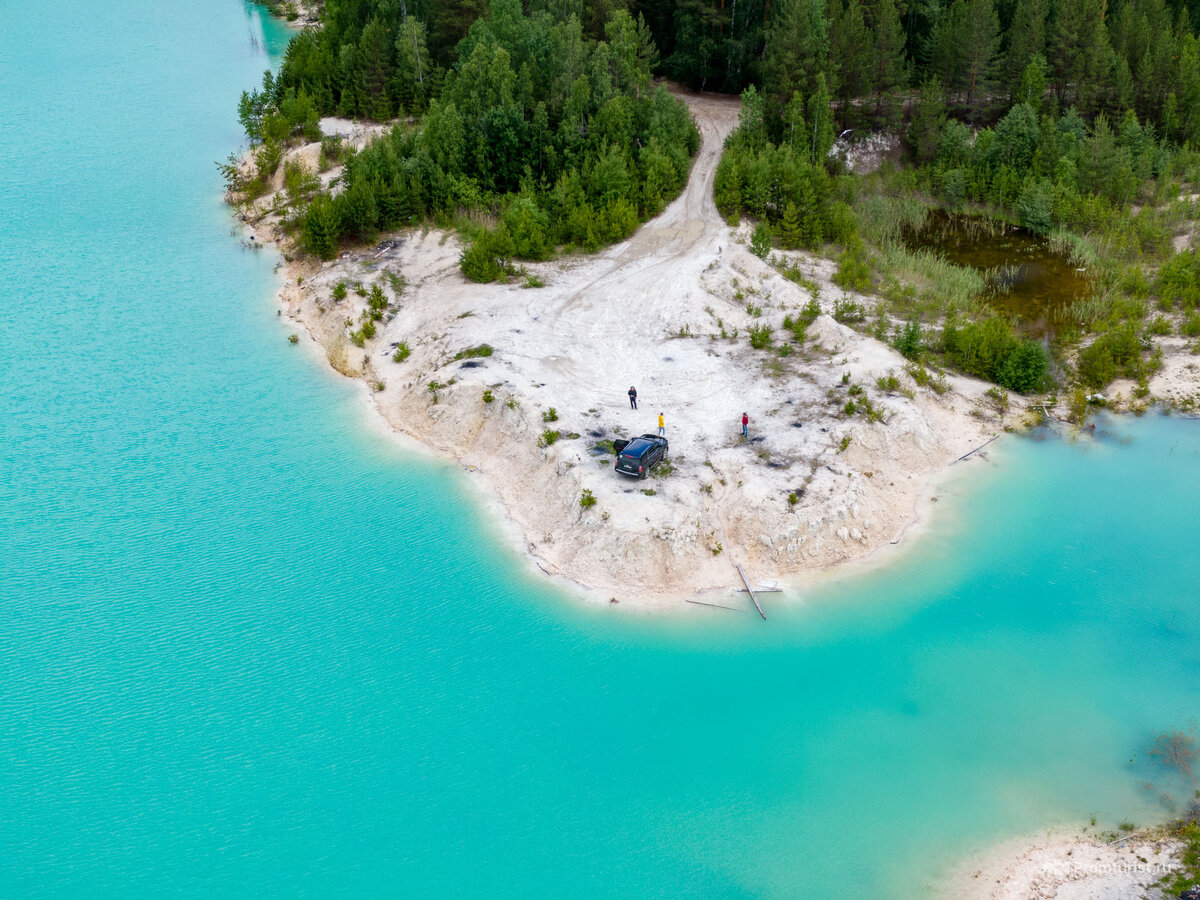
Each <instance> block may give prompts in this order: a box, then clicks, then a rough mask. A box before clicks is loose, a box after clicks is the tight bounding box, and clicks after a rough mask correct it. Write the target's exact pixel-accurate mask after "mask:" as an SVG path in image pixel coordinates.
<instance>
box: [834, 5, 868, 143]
mask: <svg viewBox="0 0 1200 900" xmlns="http://www.w3.org/2000/svg"><path fill="white" fill-rule="evenodd" d="M839 5H840V4H839ZM834 22H835V26H836V27H834V28H833V30H832V34H831V41H832V46H833V59H834V60H835V61H836V64H837V76H838V77H837V98H838V107H839V110H840V114H841V120H842V122H843V123H846V124H853V122H854V119H855V116H854V115H853V112H854V108H855V107H854V101H855V100H856V99H858V98H859V97H863V96H865V95H866V94H867V93H868V92H869V91H870V89H871V71H872V65H871V62H872V53H871V36H870V35H869V34H868V33H867V24H866V21H865V20H864V19H863V5H862V2H861V0H847V2H846V5H845V6H844V7H841V9H840V10H839V11H838V15H837V18H836V19H835V20H834Z"/></svg>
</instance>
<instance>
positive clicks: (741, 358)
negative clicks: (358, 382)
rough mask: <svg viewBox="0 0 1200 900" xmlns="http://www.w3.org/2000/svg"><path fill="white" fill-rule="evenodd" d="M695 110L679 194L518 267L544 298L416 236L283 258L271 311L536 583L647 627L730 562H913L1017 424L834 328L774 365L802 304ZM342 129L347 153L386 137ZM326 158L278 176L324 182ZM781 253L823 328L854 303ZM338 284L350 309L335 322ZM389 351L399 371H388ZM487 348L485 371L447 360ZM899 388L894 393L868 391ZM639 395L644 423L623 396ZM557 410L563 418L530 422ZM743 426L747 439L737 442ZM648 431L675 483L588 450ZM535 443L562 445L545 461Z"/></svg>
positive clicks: (810, 565)
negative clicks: (601, 234)
mask: <svg viewBox="0 0 1200 900" xmlns="http://www.w3.org/2000/svg"><path fill="white" fill-rule="evenodd" d="M685 99H687V101H688V103H689V106H690V107H691V109H692V111H693V114H694V115H695V117H696V120H697V124H698V125H699V126H700V130H701V135H702V145H701V149H700V151H699V153H698V155H697V158H696V161H695V163H694V165H693V171H692V176H691V179H690V181H689V183H688V185H687V186H686V187H685V189H684V192H683V193H682V194H681V195H680V196H679V197H678V198H677V199H676V200H675V201H674V202H673V203H672V204H671V205H670V206H669V207H668V208H667V209H666V210H665V211H664V212H663V213H662V214H661V215H659V216H658V217H657V218H655V219H654V220H652V221H650V222H648V223H646V224H645V225H643V226H642V227H641V228H640V229H639V230H638V231H637V232H636V233H635V234H634V235H633V236H632V237H631V238H630V239H629V240H627V241H625V242H623V243H621V244H618V245H615V246H613V247H610V248H608V249H607V250H604V251H601V252H600V253H598V254H596V255H594V256H569V257H563V258H560V259H558V260H555V261H552V262H549V263H541V264H527V269H528V270H529V272H530V273H531V274H536V275H537V276H538V277H540V278H541V279H543V280H544V281H545V283H546V286H545V287H541V288H524V287H522V286H521V285H520V284H519V283H514V284H508V285H478V284H472V283H470V282H467V281H466V280H465V279H464V278H463V276H462V275H461V273H460V272H459V269H458V256H459V253H460V251H461V247H460V244H459V241H458V238H457V236H456V235H453V234H449V233H444V232H438V231H433V230H410V231H406V232H401V233H398V234H395V235H385V236H383V237H384V238H387V239H389V240H395V241H396V242H397V243H396V244H395V245H384V244H382V243H381V244H379V245H373V246H371V247H366V248H358V249H357V250H355V251H351V252H347V253H344V254H342V256H341V257H340V258H339V259H338V260H337V261H335V262H332V263H324V264H322V263H320V262H318V261H315V260H311V259H306V258H302V257H295V258H292V259H290V260H289V261H286V262H285V263H284V265H283V275H284V286H283V288H282V290H281V293H280V299H281V302H282V304H283V309H284V311H285V314H286V315H287V316H288V317H289V318H291V319H292V320H293V321H294V322H296V324H297V325H299V326H300V327H301V328H302V329H303V331H304V332H305V333H307V334H308V335H309V336H311V337H312V338H313V339H314V340H315V341H316V342H317V343H318V344H319V345H320V346H321V347H322V348H323V350H324V352H325V354H326V356H327V357H328V359H329V361H330V363H331V365H333V366H334V368H336V369H337V370H338V371H340V372H342V373H343V374H345V375H347V376H349V377H354V378H360V379H362V380H363V381H365V382H366V383H367V384H369V385H373V386H374V387H376V388H380V387H382V388H383V389H382V390H376V391H374V392H373V393H372V402H373V405H374V406H375V408H376V409H377V410H378V411H379V413H380V414H381V415H382V416H383V418H384V419H385V420H386V421H387V422H388V423H389V424H390V425H391V427H392V428H393V429H395V430H396V431H398V432H400V433H403V434H404V435H406V436H408V437H410V438H413V439H415V440H416V441H417V442H419V443H420V444H421V445H422V446H424V447H426V448H428V449H429V450H431V451H433V452H434V453H435V454H437V455H439V456H442V457H443V458H449V459H452V460H454V461H456V462H457V463H458V464H460V465H461V466H462V467H463V468H465V469H466V470H467V471H468V472H469V473H471V474H472V477H473V478H474V479H477V480H478V481H480V482H481V483H482V485H483V491H484V493H486V494H487V495H488V496H491V497H495V498H496V499H497V501H498V503H499V507H498V508H499V510H502V514H503V516H504V518H505V519H506V520H507V521H508V523H510V525H511V527H510V528H507V529H506V531H508V532H509V533H510V535H511V536H512V537H513V538H514V539H515V540H516V541H517V542H518V544H517V545H518V546H519V547H520V548H521V549H522V550H523V551H524V552H525V553H526V554H528V556H529V557H531V558H532V560H533V561H534V563H535V564H536V565H537V566H538V567H539V568H540V569H541V570H542V571H544V572H546V573H548V574H550V575H553V576H557V577H559V578H562V579H564V580H566V581H568V582H570V583H572V584H574V585H577V586H578V587H579V589H581V590H582V591H584V592H585V593H586V594H587V595H588V596H590V597H593V598H595V599H600V600H605V601H607V600H610V599H611V598H613V597H616V598H618V599H619V600H620V601H621V602H622V603H627V604H631V605H635V606H638V607H641V608H652V609H662V608H664V607H670V606H677V605H679V604H680V603H681V602H682V600H683V599H685V598H687V597H690V596H695V595H697V594H701V593H706V592H726V591H730V590H733V589H735V588H736V587H738V586H740V582H739V577H738V575H737V572H736V570H735V568H734V563H740V564H741V565H743V566H745V567H746V569H747V571H748V572H749V573H750V574H751V576H752V578H754V579H755V580H758V581H779V580H783V579H790V578H793V577H795V576H798V575H803V574H806V573H812V572H815V571H819V570H822V569H825V568H827V567H829V566H835V565H838V564H841V563H846V562H850V561H853V560H862V559H864V558H867V557H871V558H875V553H874V551H876V550H879V549H880V548H887V547H890V546H893V545H894V543H895V542H898V541H900V540H901V538H902V537H903V539H904V541H906V542H908V541H911V540H912V538H913V535H914V533H915V529H914V528H913V527H912V526H913V523H914V521H915V520H916V519H918V508H919V505H920V504H923V505H924V509H925V510H926V512H925V514H924V515H923V516H921V518H925V519H927V518H928V511H929V510H931V509H932V508H933V507H932V506H931V505H930V503H929V499H930V497H931V496H933V491H935V490H936V487H935V483H936V479H937V478H938V476H940V475H941V474H942V473H944V472H946V471H947V469H948V467H949V466H950V465H951V464H952V463H953V462H954V461H955V460H957V459H958V458H959V457H960V456H962V455H963V454H964V453H967V452H968V451H970V450H972V449H973V448H976V447H978V446H980V445H981V444H983V443H985V442H986V441H988V440H990V439H991V438H993V437H994V436H996V435H997V434H999V433H1000V432H1001V431H1002V430H1003V428H1004V427H1005V426H1006V425H1007V426H1011V425H1013V424H1016V423H1019V422H1020V421H1021V420H1022V418H1023V417H1024V410H1023V409H1022V408H1021V404H1020V402H1019V401H1018V400H1017V398H1015V397H1014V402H1013V403H1012V404H1011V406H1010V411H1008V413H1007V414H1006V415H1002V414H1001V412H1000V411H998V410H997V409H995V408H994V406H993V405H992V404H990V403H989V402H988V401H987V399H986V398H985V393H986V391H987V390H988V388H989V387H990V386H989V385H986V384H984V383H982V382H979V381H975V380H973V379H968V378H961V377H954V376H951V377H948V378H947V386H948V390H946V391H945V393H943V394H938V393H936V392H935V391H933V390H931V389H930V388H927V387H926V388H922V387H920V386H918V385H916V384H915V383H914V382H913V381H912V379H911V378H910V377H909V376H908V375H907V374H905V365H906V361H905V360H904V359H903V358H902V357H901V356H900V355H899V354H898V353H896V352H895V351H894V350H893V349H892V348H891V347H890V346H888V345H886V344H884V343H881V342H879V341H877V340H874V339H872V338H869V337H866V336H864V335H860V334H858V333H856V332H854V331H853V330H851V329H850V328H847V327H845V326H842V325H840V324H838V323H837V322H835V321H834V320H833V319H832V318H830V317H829V316H828V315H822V316H821V317H820V318H818V319H817V320H816V321H815V322H814V323H813V324H812V326H810V328H809V332H808V339H807V341H806V342H805V344H804V345H803V347H801V346H798V345H795V344H791V346H790V349H791V350H792V352H791V353H790V355H788V356H783V357H781V356H780V355H779V354H778V348H779V346H781V345H782V344H784V343H791V342H790V335H789V334H788V333H787V332H785V331H784V330H783V329H782V327H781V323H782V320H783V318H784V316H785V315H788V314H791V315H796V314H797V313H798V312H799V310H800V309H801V308H802V307H803V306H805V304H807V303H808V302H809V299H810V297H811V296H812V295H811V293H810V291H809V290H808V289H806V288H804V287H801V286H799V285H797V284H795V283H793V282H791V281H789V280H787V279H784V278H783V277H782V276H781V275H780V274H779V273H778V272H777V271H776V270H775V269H774V268H772V267H771V266H769V265H767V264H766V263H764V262H763V261H762V260H760V259H758V258H757V257H755V256H754V255H753V254H751V253H750V252H749V251H748V249H747V248H746V247H745V245H744V243H743V242H744V241H745V239H746V231H747V227H746V226H743V227H742V228H741V229H731V228H730V227H729V226H727V225H726V224H725V223H724V222H723V221H722V219H721V218H720V216H719V214H718V213H717V210H716V208H715V206H714V204H713V202H712V179H713V177H714V173H715V169H716V163H717V161H718V160H719V156H720V150H721V146H722V142H723V140H724V138H725V136H726V135H727V134H728V133H729V132H730V131H731V130H732V129H733V128H734V127H735V126H736V123H737V113H738V101H737V100H736V99H732V100H730V99H727V98H716V97H709V96H695V95H689V96H687V97H686V98H685ZM333 124H334V127H336V128H337V129H338V130H340V131H344V132H347V133H352V135H353V136H352V142H353V143H354V144H356V145H361V144H362V143H364V142H365V141H366V140H368V139H369V138H370V137H371V136H372V135H373V134H374V133H377V130H378V129H376V128H357V129H351V128H349V127H348V126H347V124H346V123H333ZM329 126H330V123H326V127H329ZM316 149H317V145H309V146H308V147H304V148H300V149H298V150H294V151H292V153H291V154H290V156H292V157H294V158H299V159H302V160H305V161H306V162H308V163H309V164H313V163H315V158H316ZM335 176H336V171H333V172H329V173H325V175H324V176H323V177H325V178H326V179H327V180H328V179H330V178H332V177H335ZM269 205H270V198H267V200H266V201H260V204H259V206H260V208H261V209H263V210H265V209H267V208H269ZM250 218H251V221H253V223H254V226H253V227H254V232H255V237H256V240H258V241H263V240H268V241H271V242H274V241H277V240H279V235H278V234H277V233H276V231H275V228H274V220H273V217H272V216H270V215H266V216H255V215H254V214H253V213H252V214H251V217H250ZM281 249H282V250H283V251H284V253H285V254H286V255H290V248H288V247H287V246H286V244H282V243H281ZM787 255H788V257H789V258H790V259H791V261H793V262H794V263H796V264H797V265H799V267H800V268H801V269H802V270H803V272H804V274H805V277H806V278H807V279H809V281H810V282H811V283H812V284H815V285H817V286H818V298H817V299H818V302H819V303H820V304H821V306H822V308H823V310H824V311H825V312H826V313H828V312H829V311H830V310H831V309H832V306H833V303H834V301H835V300H836V299H838V298H840V297H842V296H843V291H842V290H841V289H840V288H837V287H835V286H834V285H833V284H832V282H831V281H830V278H831V276H832V273H833V270H834V264H833V263H832V262H830V261H828V260H825V259H821V258H819V257H810V256H808V255H806V254H800V253H792V254H787ZM395 278H403V279H404V284H403V287H402V289H400V290H399V291H397V284H398V282H396V281H395ZM338 282H344V283H345V284H347V286H348V287H349V288H350V290H349V291H348V293H347V296H346V298H345V299H343V300H341V301H340V302H338V301H335V300H334V299H333V289H334V286H335V285H336V284H337V283H338ZM358 283H361V284H362V285H363V288H364V290H368V289H369V288H370V287H371V286H372V285H374V284H376V283H378V284H380V285H381V286H382V287H383V289H384V291H385V294H386V295H387V297H388V298H389V301H390V307H389V310H388V313H387V315H386V316H385V318H384V320H383V321H382V322H380V323H379V328H378V334H377V335H376V336H375V337H374V338H373V339H371V340H368V341H367V342H366V343H365V346H364V347H362V348H359V347H357V346H355V345H354V344H353V343H352V342H351V340H350V338H349V334H350V332H351V331H352V330H353V329H354V328H357V327H358V324H359V322H360V317H361V315H362V311H363V309H364V308H365V305H366V300H365V298H364V297H362V296H359V295H358V294H357V293H356V292H355V290H354V287H355V285H356V284H358ZM762 324H767V325H770V326H771V328H772V338H773V341H772V343H773V349H772V350H756V349H753V348H751V347H750V346H749V342H748V340H747V332H748V329H749V328H750V327H752V326H756V325H762ZM722 334H723V335H724V336H722ZM399 342H404V343H405V344H406V345H407V346H408V348H409V349H410V350H411V355H410V356H409V357H408V358H407V359H405V360H403V361H401V362H395V361H393V359H392V354H393V346H394V345H395V344H397V343H399ZM481 344H488V345H489V346H491V347H492V348H494V352H493V355H492V356H490V357H486V358H467V359H456V358H455V357H456V356H457V355H458V354H460V353H461V352H462V351H464V350H468V349H470V348H473V347H477V346H479V345H481ZM889 375H893V376H895V377H896V378H898V380H899V383H900V387H899V389H892V390H886V389H883V388H882V387H881V386H880V385H878V384H877V379H879V378H881V377H886V376H889ZM631 383H632V384H635V385H637V387H638V391H639V399H640V403H639V405H640V407H641V408H640V409H639V410H637V411H634V410H632V409H630V408H629V403H628V400H627V398H626V396H625V393H626V390H627V389H628V387H629V385H630V384H631ZM485 391H490V392H491V397H492V398H493V402H491V403H485V402H484V400H483V397H484V392H485ZM864 399H866V400H868V401H869V402H870V404H871V407H872V408H873V409H875V410H877V412H878V413H879V416H880V420H876V421H868V419H867V417H866V416H865V415H864V414H863V413H862V412H861V410H860V411H859V412H858V413H856V414H853V415H849V416H848V415H846V413H845V412H844V407H845V405H846V403H847V401H854V402H856V403H857V404H858V405H859V406H860V407H861V404H862V401H863V400H864ZM551 408H553V409H554V410H555V412H556V414H557V419H556V420H555V421H553V422H546V421H543V418H544V416H549V415H550V413H549V410H550V409H551ZM743 411H745V412H748V413H749V416H750V420H751V425H750V429H751V440H750V441H743V439H742V438H741V436H740V416H741V413H742V412H743ZM659 412H662V413H664V415H665V418H666V429H667V436H668V438H669V439H670V441H671V454H670V457H671V462H672V464H673V466H674V467H675V471H674V472H673V473H672V474H670V475H668V476H667V477H662V478H659V477H654V478H650V479H647V480H645V481H637V480H633V479H626V478H623V477H621V476H618V475H616V474H615V473H614V472H613V471H612V457H611V456H606V455H602V454H600V453H598V452H595V451H594V449H593V448H594V445H595V444H596V443H597V441H600V440H604V439H611V438H613V437H618V436H622V437H629V436H632V435H636V434H640V433H643V432H653V431H654V430H655V425H656V417H657V414H658V413H659ZM548 430H554V431H558V432H559V433H560V435H561V436H560V438H559V439H558V440H557V442H555V443H554V444H553V445H552V446H539V437H540V436H541V435H542V433H543V432H544V431H548ZM572 435H578V437H573V436H572ZM541 443H543V444H544V443H545V442H544V441H542V442H541ZM584 490H590V491H591V492H592V494H593V495H594V496H595V497H596V499H597V503H596V505H595V506H594V507H592V508H591V509H584V508H583V507H581V505H580V503H579V500H580V497H581V495H582V492H583V491H584ZM792 496H795V498H796V500H795V501H794V502H789V501H790V498H791V497H792ZM883 556H890V554H883Z"/></svg>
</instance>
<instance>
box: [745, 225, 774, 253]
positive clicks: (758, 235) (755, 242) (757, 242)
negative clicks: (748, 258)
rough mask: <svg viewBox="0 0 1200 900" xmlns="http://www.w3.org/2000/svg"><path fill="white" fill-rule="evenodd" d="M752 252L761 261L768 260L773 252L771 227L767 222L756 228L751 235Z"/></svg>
mask: <svg viewBox="0 0 1200 900" xmlns="http://www.w3.org/2000/svg"><path fill="white" fill-rule="evenodd" d="M750 252H751V253H753V254H754V255H755V256H757V257H758V258H759V259H766V258H767V254H768V253H770V252H771V227H770V226H769V225H768V224H767V223H766V222H759V223H758V224H757V225H755V226H754V233H753V234H751V235H750Z"/></svg>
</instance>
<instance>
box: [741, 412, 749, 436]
mask: <svg viewBox="0 0 1200 900" xmlns="http://www.w3.org/2000/svg"><path fill="white" fill-rule="evenodd" d="M742 437H750V417H749V416H748V415H746V414H745V413H742Z"/></svg>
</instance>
